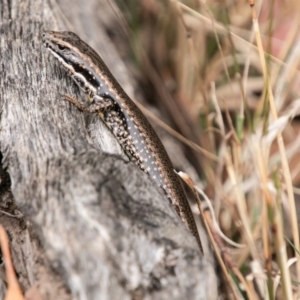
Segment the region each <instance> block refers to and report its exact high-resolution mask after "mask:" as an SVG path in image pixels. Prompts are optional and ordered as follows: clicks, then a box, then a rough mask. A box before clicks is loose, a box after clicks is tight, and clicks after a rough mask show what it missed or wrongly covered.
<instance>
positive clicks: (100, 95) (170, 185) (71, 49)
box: [43, 31, 202, 251]
mask: <svg viewBox="0 0 300 300" xmlns="http://www.w3.org/2000/svg"><path fill="white" fill-rule="evenodd" d="M43 42H44V44H45V46H46V48H47V49H49V50H50V52H51V53H52V54H53V55H54V56H55V57H56V58H58V60H59V61H60V63H61V64H62V65H63V67H64V68H65V69H66V71H67V73H68V74H69V75H70V76H71V77H72V78H73V80H74V81H75V82H76V83H77V84H78V86H79V87H80V88H81V89H82V90H83V91H84V92H85V94H86V95H87V96H88V100H89V101H85V102H81V101H78V100H76V99H75V98H73V97H70V96H66V97H65V98H66V100H68V101H69V102H71V103H73V104H74V105H75V106H76V107H77V108H79V109H80V110H82V111H85V112H89V113H98V114H99V116H100V118H101V119H102V120H103V122H104V123H105V124H106V125H107V127H108V128H109V129H110V130H111V131H112V133H113V134H114V136H115V137H116V138H117V140H118V142H119V143H120V145H121V147H122V148H123V150H124V152H125V154H126V155H127V156H128V158H129V159H130V160H131V161H133V162H135V163H136V164H137V165H138V166H139V167H140V169H141V170H142V171H144V172H145V173H147V174H148V175H149V176H150V177H151V178H152V180H154V181H155V183H156V184H157V185H158V186H159V187H160V188H161V189H162V190H163V191H164V193H165V194H166V196H167V198H168V199H169V201H170V203H171V204H172V205H173V206H174V207H175V209H176V211H177V213H178V215H179V216H180V217H181V219H182V221H183V222H184V223H185V224H186V225H187V227H188V228H189V230H190V231H191V232H192V234H193V235H194V236H195V238H196V240H197V242H198V245H199V248H200V250H201V251H202V245H201V241H200V237H199V234H198V230H197V226H196V223H195V220H194V216H193V213H192V211H191V208H190V206H189V203H188V200H187V198H186V196H185V193H184V191H183V187H182V185H181V182H180V180H179V178H178V175H177V174H176V173H175V172H174V169H173V165H172V163H171V160H170V158H169V156H168V154H167V152H166V150H165V148H164V147H163V145H162V143H161V141H160V139H159V138H158V136H157V135H156V133H155V131H154V129H153V128H152V126H151V125H150V123H149V122H148V120H147V119H146V117H145V116H144V115H143V114H142V112H141V111H140V109H139V108H138V107H137V106H136V105H135V104H134V102H133V101H132V100H131V99H130V98H129V96H127V94H126V93H125V92H124V90H123V89H122V87H121V86H120V84H119V83H118V82H117V80H116V79H115V78H114V77H113V75H112V74H111V72H110V71H109V69H108V68H107V66H106V65H105V63H104V62H103V60H102V59H101V57H100V56H99V55H98V54H97V53H96V52H95V51H94V50H93V49H92V48H91V47H90V46H88V45H87V44H86V43H85V42H83V41H82V40H81V39H80V38H79V37H78V36H77V35H76V34H75V33H73V32H67V31H63V32H55V31H45V32H44V33H43Z"/></svg>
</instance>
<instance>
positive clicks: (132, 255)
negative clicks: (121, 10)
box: [0, 0, 218, 299]
mask: <svg viewBox="0 0 300 300" xmlns="http://www.w3.org/2000/svg"><path fill="white" fill-rule="evenodd" d="M112 5H113V3H111V4H108V1H105V0H102V1H92V0H90V1H63V0H61V1H59V4H56V3H55V2H54V1H51V0H48V1H42V0H23V1H21V0H18V1H17V0H16V1H8V0H0V24H1V26H0V31H1V36H0V41H1V48H0V71H1V78H0V86H1V94H0V97H1V98H0V104H1V131H0V134H1V138H0V141H1V153H2V155H3V159H2V166H3V169H1V170H0V171H1V172H0V179H1V182H0V197H1V198H0V223H1V224H3V225H4V227H5V229H6V230H7V232H8V233H9V237H10V241H11V251H12V255H13V262H14V266H15V269H16V272H17V275H18V280H19V282H20V284H21V288H22V290H23V291H24V293H27V295H28V294H29V293H30V292H31V293H32V291H35V292H36V291H38V293H39V294H40V295H41V297H42V299H216V297H217V284H218V282H217V279H216V275H215V273H214V268H213V260H212V258H211V255H210V254H209V251H207V249H208V248H207V246H205V245H204V248H205V249H206V253H205V255H204V256H202V255H201V254H200V252H199V249H198V248H197V244H196V242H195V240H194V238H193V237H192V236H191V234H190V233H189V232H188V231H187V230H186V228H185V227H184V225H183V224H182V222H181V220H180V219H179V218H178V216H177V215H176V213H175V211H174V209H173V208H172V207H170V205H169V203H168V201H167V200H166V198H165V196H164V195H163V194H162V193H161V192H160V191H159V190H158V189H157V188H156V186H155V184H154V183H153V182H152V181H151V180H150V179H149V178H148V177H147V175H145V174H144V173H142V172H141V171H140V170H139V169H138V168H137V167H136V166H135V165H134V164H132V163H130V162H128V160H127V158H126V157H125V156H124V155H123V154H122V151H121V149H120V146H119V145H118V143H117V142H116V140H115V139H114V137H113V135H112V134H111V133H110V132H109V131H108V130H107V128H106V127H105V125H104V124H103V123H102V122H101V121H100V120H99V118H98V117H97V116H96V115H86V114H84V113H82V112H80V111H78V110H77V109H76V108H75V107H73V106H71V105H70V104H69V103H66V102H65V101H63V100H62V99H63V95H64V94H70V95H76V97H81V96H80V94H79V90H78V88H77V87H76V86H75V85H74V83H73V82H72V81H71V80H70V79H68V77H67V76H66V74H65V72H64V71H63V70H62V69H61V68H60V66H59V65H58V63H57V62H56V61H55V60H54V59H53V58H52V57H51V56H50V55H49V54H48V53H47V52H46V51H45V49H44V47H43V45H42V42H41V34H42V31H43V30H45V29H46V30H47V29H49V30H71V31H74V32H76V33H77V34H78V35H79V36H81V37H82V38H83V39H84V40H85V41H87V42H88V43H89V44H90V45H91V46H92V47H93V48H94V49H95V50H96V51H97V52H99V53H101V56H102V57H103V59H104V61H106V63H107V65H108V66H109V67H110V69H111V71H112V73H113V74H115V76H116V78H117V79H118V80H119V82H120V83H121V85H122V86H123V87H124V88H125V90H126V91H127V92H128V94H129V95H131V96H132V95H133V92H132V91H133V88H132V82H131V80H130V78H131V76H130V75H129V74H128V71H127V70H126V68H125V66H124V63H123V62H122V60H121V59H120V57H119V56H118V54H117V51H116V50H115V48H114V46H113V44H112V43H111V41H110V40H109V37H108V35H107V33H106V31H105V29H106V30H108V29H111V28H110V27H111V26H115V22H114V21H113V12H112V10H111V6H112ZM66 18H67V19H66ZM67 20H68V21H67ZM8 214H9V215H8ZM203 238H204V237H203ZM202 242H203V243H204V244H206V243H207V242H206V241H205V240H203V241H202ZM0 286H1V287H4V285H3V282H2V284H0ZM2 289H3V288H2ZM2 293H3V290H2ZM28 297H29V296H28Z"/></svg>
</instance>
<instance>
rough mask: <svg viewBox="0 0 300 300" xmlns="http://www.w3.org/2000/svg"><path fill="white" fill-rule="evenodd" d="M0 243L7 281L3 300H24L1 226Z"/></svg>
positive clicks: (5, 235) (0, 226)
mask: <svg viewBox="0 0 300 300" xmlns="http://www.w3.org/2000/svg"><path fill="white" fill-rule="evenodd" d="M0 243H1V251H2V256H3V260H4V264H5V274H6V279H7V292H6V295H5V298H4V300H25V298H24V297H23V294H22V291H21V289H20V286H19V283H18V280H17V278H16V274H15V271H14V267H13V264H12V260H11V255H10V251H9V242H8V237H7V234H6V232H5V230H4V228H3V226H2V225H0Z"/></svg>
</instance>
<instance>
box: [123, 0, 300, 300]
mask: <svg viewBox="0 0 300 300" xmlns="http://www.w3.org/2000/svg"><path fill="white" fill-rule="evenodd" d="M250 2H251V3H249V2H247V1H234V0H227V1H197V0H193V1H183V2H178V1H176V0H164V1H162V0H144V1H136V0H127V1H125V3H126V4H123V5H124V6H123V9H124V11H125V16H126V18H127V21H128V23H129V26H130V29H131V32H132V43H133V44H134V45H136V46H135V55H136V62H137V64H138V65H139V68H140V70H141V71H142V72H143V73H144V74H145V75H146V77H147V78H148V80H149V81H150V82H151V85H152V86H153V88H154V89H153V91H154V92H153V94H152V97H155V98H158V99H159V107H164V108H166V109H167V110H168V112H169V114H170V116H171V118H172V119H173V121H174V123H175V126H176V127H177V128H178V131H179V132H180V133H181V134H182V135H183V136H184V137H185V138H182V136H179V137H180V138H181V139H182V140H184V141H185V142H186V144H187V145H189V146H190V147H191V148H190V149H191V150H190V151H191V152H190V155H191V156H193V157H194V164H195V168H196V169H198V171H199V174H200V176H202V177H201V180H202V181H203V183H204V184H205V185H206V189H205V193H206V194H207V195H208V196H209V198H210V200H211V202H212V203H213V207H214V214H215V216H216V219H217V221H218V223H219V224H220V227H221V230H222V231H223V232H224V233H225V235H226V236H227V237H228V238H229V239H231V240H233V241H234V242H236V243H238V244H242V245H244V246H245V247H242V248H236V247H233V246H231V245H229V244H226V243H225V242H223V243H224V245H226V255H223V260H224V262H225V272H226V273H227V276H228V275H229V278H230V280H231V281H232V283H233V284H234V289H235V290H236V291H235V293H232V295H231V296H230V297H232V298H238V299H243V298H245V299H297V298H299V297H300V289H299V286H300V285H299V283H300V260H299V259H298V258H299V256H298V254H299V229H298V221H297V207H298V206H299V205H297V200H295V195H297V194H299V189H297V188H296V187H297V186H298V185H299V178H300V177H299V174H300V172H299V171H300V164H299V161H300V160H299V159H298V158H299V150H298V149H300V147H299V144H300V136H299V134H298V131H299V130H298V128H299V125H298V122H297V120H296V119H295V117H296V116H297V114H298V113H299V112H300V100H299V98H300V97H299V94H300V88H299V84H298V83H299V79H300V71H299V59H300V42H299V34H298V32H299V22H300V16H299V14H300V2H299V1H297V0H289V1H287V0H285V1H284V0H269V1H257V2H253V0H252V1H251V0H250ZM250 4H255V5H250ZM199 149H200V150H199ZM201 172H202V173H201ZM295 201H296V202H295ZM298 201H299V200H298ZM298 210H299V211H300V209H298ZM284 216H285V218H284ZM298 218H299V217H298ZM212 223H213V222H212ZM213 226H214V225H212V227H213ZM224 247H225V246H224ZM220 248H221V242H219V243H217V244H216V251H219V250H220ZM218 249H219V250H218ZM222 253H223V252H222ZM232 262H235V263H234V264H233V263H232ZM234 294H235V295H234Z"/></svg>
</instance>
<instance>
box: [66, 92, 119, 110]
mask: <svg viewBox="0 0 300 300" xmlns="http://www.w3.org/2000/svg"><path fill="white" fill-rule="evenodd" d="M64 99H65V100H66V101H68V102H71V103H72V104H74V105H75V106H76V107H77V108H78V109H79V110H81V111H84V112H88V113H91V114H93V113H99V112H104V111H106V110H108V109H110V108H111V107H113V105H114V103H113V100H111V99H109V98H103V97H99V96H96V97H94V98H93V101H92V102H80V101H79V100H77V99H76V98H74V97H72V96H70V95H65V97H64Z"/></svg>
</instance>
